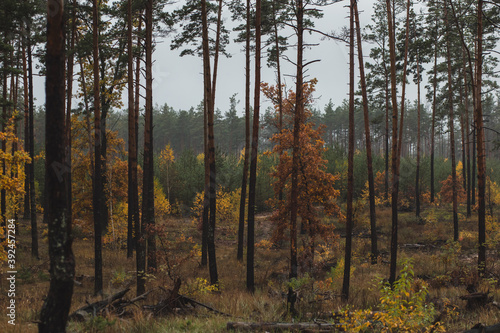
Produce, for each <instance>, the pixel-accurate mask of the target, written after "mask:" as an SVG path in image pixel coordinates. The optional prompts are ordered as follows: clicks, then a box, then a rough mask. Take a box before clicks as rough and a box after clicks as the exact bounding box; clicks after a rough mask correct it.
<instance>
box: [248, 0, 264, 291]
mask: <svg viewBox="0 0 500 333" xmlns="http://www.w3.org/2000/svg"><path fill="white" fill-rule="evenodd" d="M261 28H262V27H261V0H257V1H256V5H255V86H254V113H253V127H252V152H251V157H250V183H249V188H248V222H247V223H248V234H247V290H248V291H250V292H252V293H253V292H254V291H255V278H254V254H255V195H256V191H255V187H256V182H257V160H258V145H259V117H260V66H261V65H260V60H261V59H260V55H261Z"/></svg>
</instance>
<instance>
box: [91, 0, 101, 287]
mask: <svg viewBox="0 0 500 333" xmlns="http://www.w3.org/2000/svg"><path fill="white" fill-rule="evenodd" d="M98 4H99V1H98V0H94V3H93V24H92V30H93V61H94V137H95V139H94V145H95V146H94V157H95V158H94V177H93V178H94V179H93V180H94V200H93V205H92V206H93V210H94V252H95V260H94V269H95V280H94V293H95V294H101V293H102V288H103V284H102V216H101V210H100V209H99V207H100V205H101V201H102V199H103V197H102V183H101V180H102V178H101V158H100V156H101V105H100V104H101V103H100V102H101V100H100V96H99V95H100V94H99V92H100V91H99V30H98V29H99V28H98V27H99V16H98V11H99V8H98Z"/></svg>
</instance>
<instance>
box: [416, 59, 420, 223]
mask: <svg viewBox="0 0 500 333" xmlns="http://www.w3.org/2000/svg"><path fill="white" fill-rule="evenodd" d="M418 52H419V51H417V170H416V175H415V216H416V217H417V218H420V150H421V149H420V142H421V139H420V118H421V107H420V57H419V54H418Z"/></svg>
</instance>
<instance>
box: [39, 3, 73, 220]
mask: <svg viewBox="0 0 500 333" xmlns="http://www.w3.org/2000/svg"><path fill="white" fill-rule="evenodd" d="M76 6H77V3H76V0H73V2H72V8H71V37H70V43H69V52H68V53H69V54H68V62H67V63H68V70H67V75H66V76H67V82H68V83H67V91H66V149H67V151H66V165H67V166H68V168H69V169H70V170H71V169H72V164H71V109H72V101H73V78H74V65H75V52H76V50H75V42H76V29H77V25H76ZM33 173H34V172H33ZM33 178H34V177H33ZM66 178H67V179H66V184H67V185H68V189H67V193H68V202H69V205H68V215H69V216H73V206H72V205H73V194H72V192H71V184H72V179H71V172H68V173H66ZM33 182H34V180H33ZM33 201H34V200H33ZM33 205H35V203H34V202H33ZM35 209H36V206H35Z"/></svg>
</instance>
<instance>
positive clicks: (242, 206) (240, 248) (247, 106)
mask: <svg viewBox="0 0 500 333" xmlns="http://www.w3.org/2000/svg"><path fill="white" fill-rule="evenodd" d="M246 19H247V22H246V38H245V39H246V40H245V153H244V161H243V177H242V180H241V196H240V217H239V223H238V252H237V255H236V259H237V260H239V261H243V240H244V233H245V206H246V195H247V179H248V164H249V163H248V162H249V153H250V24H251V16H250V0H247V7H246Z"/></svg>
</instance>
